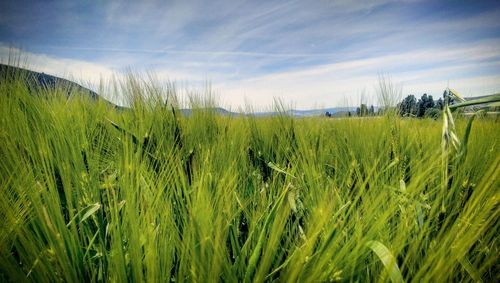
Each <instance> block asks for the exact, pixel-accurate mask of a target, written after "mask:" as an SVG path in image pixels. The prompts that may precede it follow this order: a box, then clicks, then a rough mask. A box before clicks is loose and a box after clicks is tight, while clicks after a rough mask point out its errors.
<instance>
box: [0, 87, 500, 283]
mask: <svg viewBox="0 0 500 283" xmlns="http://www.w3.org/2000/svg"><path fill="white" fill-rule="evenodd" d="M103 89H104V88H103ZM115 89H118V90H119V91H120V92H121V93H126V94H127V95H128V96H129V97H130V98H131V100H132V101H133V103H132V105H133V106H134V108H133V109H132V110H114V109H112V108H110V107H109V105H107V104H105V103H103V102H96V101H91V100H90V99H86V98H81V97H79V96H78V95H77V94H73V97H72V98H71V99H67V98H66V97H65V92H64V90H56V91H54V90H50V91H44V90H43V89H37V88H36V87H33V86H32V87H27V85H26V83H25V82H23V81H22V80H21V79H13V80H1V81H0V97H1V98H0V113H1V117H0V120H1V122H0V176H1V178H0V190H1V191H0V218H1V221H0V280H1V281H12V282H23V281H35V282H55V281H66V282H81V281H91V282H95V281H118V282H124V281H136V282H141V281H147V282H168V281H175V282H185V281H188V282H190V281H194V282H238V281H245V282H250V281H253V282H262V281H283V282H324V281H337V280H338V281H359V282H370V281H390V280H392V281H402V280H404V281H414V282H425V281H433V282H445V281H479V280H484V281H497V280H498V254H499V251H498V240H497V235H498V231H499V224H498V216H499V209H498V197H499V181H498V174H499V170H500V169H499V168H500V166H499V165H500V164H499V163H500V154H499V153H500V152H499V144H498V141H499V140H500V130H499V129H500V128H499V125H498V122H496V121H495V120H492V119H488V118H482V119H476V120H475V121H474V122H473V124H472V128H471V130H470V136H469V138H468V141H467V142H466V144H465V145H462V146H466V149H467V150H466V151H465V152H464V151H460V152H458V151H457V152H454V151H450V152H449V153H448V154H447V155H443V147H442V136H443V135H442V134H443V127H442V125H443V121H440V120H438V121H434V120H430V119H428V120H427V119H424V120H417V119H400V118H397V117H396V116H395V115H386V116H384V117H382V118H377V119H338V120H335V119H323V118H320V117H318V118H308V119H296V118H292V117H288V116H286V115H281V116H277V117H268V118H255V117H252V116H240V117H229V116H222V115H219V114H217V113H214V111H211V110H203V109H199V110H197V111H195V112H194V113H193V114H192V115H189V116H182V115H181V113H180V112H179V111H176V110H175V109H176V104H175V103H176V100H175V99H173V97H174V95H175V90H174V89H171V88H169V89H167V90H162V89H161V88H158V87H155V86H154V85H152V84H151V85H148V84H138V83H136V81H134V79H133V78H129V79H128V81H127V83H123V84H117V86H116V87H115ZM29 93H31V94H29ZM167 93H168V95H169V96H170V98H171V99H169V103H168V104H167V105H164V104H163V101H164V96H162V95H166V94H167ZM144 97H147V98H146V99H145V98H144ZM159 97H162V99H159ZM195 100H197V101H198V102H199V99H195ZM194 106H196V105H194ZM204 106H206V105H204ZM455 124H456V134H457V136H458V137H459V138H460V139H461V138H462V136H463V135H464V133H465V128H466V125H467V120H464V119H462V118H456V120H455ZM464 155H465V156H464ZM444 158H446V163H445V165H446V168H445V169H443V160H444Z"/></svg>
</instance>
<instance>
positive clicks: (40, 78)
mask: <svg viewBox="0 0 500 283" xmlns="http://www.w3.org/2000/svg"><path fill="white" fill-rule="evenodd" d="M16 76H17V77H23V78H24V79H25V80H26V81H28V82H29V81H31V82H36V83H37V84H38V85H39V86H43V87H45V88H47V89H55V88H56V87H62V88H63V89H65V90H66V91H67V95H68V96H70V95H72V94H73V93H79V94H83V95H88V96H90V97H91V98H92V99H94V100H103V101H105V102H106V103H107V104H109V105H110V106H112V107H114V108H116V109H120V110H123V109H127V107H122V106H118V105H115V104H113V103H112V102H109V101H107V100H106V99H104V98H102V97H101V96H99V94H97V93H96V92H94V91H92V90H90V89H88V88H85V87H83V86H81V85H79V84H77V83H75V82H72V81H70V80H66V79H63V78H59V77H56V76H52V75H48V74H45V73H39V72H35V71H31V70H27V69H23V68H18V67H14V66H9V65H4V64H0V80H2V79H8V78H15V77H16ZM205 110H209V111H213V112H215V113H218V114H221V115H224V116H234V117H236V116H239V115H253V116H256V117H272V116H277V115H289V116H293V117H314V116H325V113H326V112H329V113H330V114H331V115H332V116H335V117H339V116H347V115H348V112H351V114H355V113H356V108H355V107H334V108H324V109H311V110H296V109H291V110H287V111H285V112H277V111H268V112H254V113H252V114H244V113H237V112H232V111H229V110H226V109H224V108H221V107H213V108H207V109H205ZM179 111H180V112H181V113H182V114H183V115H185V116H189V115H191V114H192V113H193V111H195V110H193V109H189V108H184V109H179Z"/></svg>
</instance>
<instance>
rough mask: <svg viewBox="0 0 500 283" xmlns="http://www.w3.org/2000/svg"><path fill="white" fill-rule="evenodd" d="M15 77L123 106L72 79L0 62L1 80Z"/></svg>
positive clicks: (44, 86) (111, 104)
mask: <svg viewBox="0 0 500 283" xmlns="http://www.w3.org/2000/svg"><path fill="white" fill-rule="evenodd" d="M14 78H22V79H24V80H25V81H26V82H29V83H36V84H37V85H38V86H41V87H43V88H46V89H48V90H53V89H56V88H62V89H64V90H66V91H67V95H68V96H70V95H72V94H74V93H78V94H83V95H88V96H89V97H90V98H92V99H94V100H103V101H104V102H106V103H107V104H109V105H110V106H112V107H114V108H118V109H121V108H122V107H120V106H117V105H115V104H113V103H111V102H109V101H108V100H106V99H104V98H102V97H100V96H99V95H98V94H97V93H96V92H94V91H92V90H90V89H88V88H86V87H83V86H81V85H79V84H77V83H75V82H72V81H70V80H66V79H63V78H59V77H56V76H52V75H48V74H45V73H39V72H35V71H31V70H27V69H23V68H18V67H14V66H10V65H4V64H0V80H5V79H14ZM28 85H29V84H28Z"/></svg>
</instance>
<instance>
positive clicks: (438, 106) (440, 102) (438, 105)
mask: <svg viewBox="0 0 500 283" xmlns="http://www.w3.org/2000/svg"><path fill="white" fill-rule="evenodd" d="M434 107H436V109H439V110H443V107H444V101H443V99H442V98H441V97H440V98H439V99H438V100H437V101H436V105H435V106H434Z"/></svg>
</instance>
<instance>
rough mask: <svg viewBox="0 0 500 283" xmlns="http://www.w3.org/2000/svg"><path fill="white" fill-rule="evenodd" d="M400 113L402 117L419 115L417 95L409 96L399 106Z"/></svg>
mask: <svg viewBox="0 0 500 283" xmlns="http://www.w3.org/2000/svg"><path fill="white" fill-rule="evenodd" d="M399 112H400V113H401V116H412V115H416V114H417V99H416V98H415V95H413V94H410V95H408V96H407V97H406V98H405V99H403V101H402V102H401V103H400V104H399Z"/></svg>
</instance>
